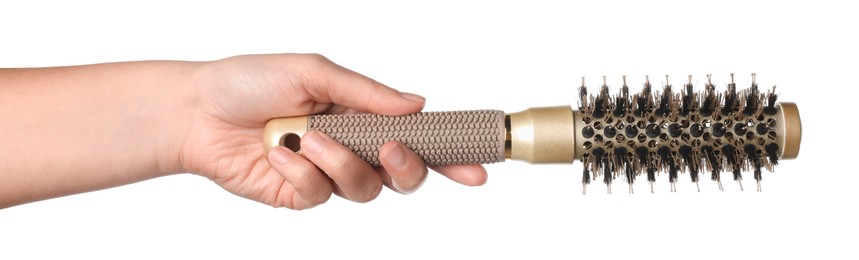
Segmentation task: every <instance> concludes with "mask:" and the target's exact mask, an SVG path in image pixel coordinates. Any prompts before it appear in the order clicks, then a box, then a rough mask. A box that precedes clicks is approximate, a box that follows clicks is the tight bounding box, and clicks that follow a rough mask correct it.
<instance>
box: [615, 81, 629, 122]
mask: <svg viewBox="0 0 859 260" xmlns="http://www.w3.org/2000/svg"><path fill="white" fill-rule="evenodd" d="M624 81H625V80H624ZM628 102H629V87H627V86H626V83H624V85H623V87H622V88H621V91H620V95H618V96H617V97H616V98H615V102H614V111H612V113H611V114H612V115H613V116H614V117H623V116H624V115H625V114H626V109H627V108H626V107H627V106H626V104H627V103H628Z"/></svg>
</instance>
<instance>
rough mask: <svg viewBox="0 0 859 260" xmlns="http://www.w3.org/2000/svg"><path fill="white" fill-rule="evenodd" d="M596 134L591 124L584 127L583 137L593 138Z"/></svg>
mask: <svg viewBox="0 0 859 260" xmlns="http://www.w3.org/2000/svg"><path fill="white" fill-rule="evenodd" d="M593 136H594V128H593V127H590V126H586V127H584V128H582V137H584V138H591V137H593Z"/></svg>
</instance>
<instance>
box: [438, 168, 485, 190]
mask: <svg viewBox="0 0 859 260" xmlns="http://www.w3.org/2000/svg"><path fill="white" fill-rule="evenodd" d="M431 168H432V169H433V170H434V171H437V172H439V173H441V174H442V175H444V176H445V177H447V178H448V179H451V180H452V181H455V182H458V183H461V184H463V185H467V186H480V185H483V184H484V183H486V179H487V178H488V177H489V176H488V175H487V174H486V168H483V165H479V164H468V165H443V166H433V167H431Z"/></svg>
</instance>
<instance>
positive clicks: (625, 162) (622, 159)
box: [614, 147, 635, 184]
mask: <svg viewBox="0 0 859 260" xmlns="http://www.w3.org/2000/svg"><path fill="white" fill-rule="evenodd" d="M627 153H629V150H627V149H626V147H618V148H614V156H615V157H616V158H617V160H618V162H619V163H620V165H621V166H623V170H624V175H626V182H627V183H630V184H631V183H632V181H633V180H634V179H635V172H634V171H633V169H632V163H630V161H629V158H628V156H627Z"/></svg>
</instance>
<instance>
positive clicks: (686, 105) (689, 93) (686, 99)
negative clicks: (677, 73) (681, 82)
mask: <svg viewBox="0 0 859 260" xmlns="http://www.w3.org/2000/svg"><path fill="white" fill-rule="evenodd" d="M694 96H695V92H694V87H693V86H692V83H689V84H686V91H685V92H683V97H682V102H683V105H682V107H681V108H680V115H682V116H688V115H689V113H691V112H692V109H693V107H692V102H693V100H694V99H693V98H694Z"/></svg>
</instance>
